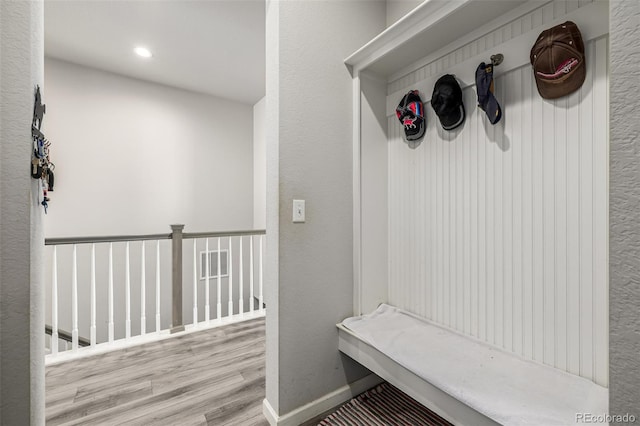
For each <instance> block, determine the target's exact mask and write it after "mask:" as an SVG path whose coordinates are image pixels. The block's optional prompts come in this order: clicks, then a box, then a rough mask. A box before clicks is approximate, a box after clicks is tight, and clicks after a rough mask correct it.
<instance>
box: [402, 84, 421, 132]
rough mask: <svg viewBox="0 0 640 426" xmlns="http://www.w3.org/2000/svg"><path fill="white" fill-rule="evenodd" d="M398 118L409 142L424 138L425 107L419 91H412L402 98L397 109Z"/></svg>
mask: <svg viewBox="0 0 640 426" xmlns="http://www.w3.org/2000/svg"><path fill="white" fill-rule="evenodd" d="M396 116H397V117H398V120H400V123H402V125H403V126H404V135H405V137H406V139H407V141H416V140H418V139H420V138H421V137H423V136H424V128H425V119H424V105H423V104H422V99H420V94H419V92H418V91H417V90H411V91H410V92H409V93H407V94H406V95H404V96H403V97H402V100H401V101H400V103H399V104H398V106H397V107H396Z"/></svg>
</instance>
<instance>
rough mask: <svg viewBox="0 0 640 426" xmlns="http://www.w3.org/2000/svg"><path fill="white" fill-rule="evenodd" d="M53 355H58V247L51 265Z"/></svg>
mask: <svg viewBox="0 0 640 426" xmlns="http://www.w3.org/2000/svg"><path fill="white" fill-rule="evenodd" d="M51 329H52V333H51V353H52V354H53V355H57V354H58V247H57V246H53V264H52V265H51Z"/></svg>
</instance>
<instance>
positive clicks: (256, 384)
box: [45, 318, 268, 426]
mask: <svg viewBox="0 0 640 426" xmlns="http://www.w3.org/2000/svg"><path fill="white" fill-rule="evenodd" d="M264 369H265V331H264V318H260V319H255V320H251V321H246V322H242V323H238V324H232V325H227V326H224V327H220V328H214V329H210V330H205V331H201V332H196V333H191V334H186V335H183V336H179V337H174V338H171V339H166V340H162V341H159V342H154V343H148V344H145V345H140V346H136V347H133V348H128V349H123V350H120V351H115V352H110V353H107V354H102V355H96V356H93V357H90V358H85V359H80V360H76V361H71V362H67V363H63V364H58V365H52V366H49V367H47V371H46V394H45V396H46V417H47V425H125V424H126V425H161V426H165V425H181V426H182V425H185V426H186V425H215V426H218V425H237V426H241V425H247V426H268V423H267V421H266V420H265V419H264V417H263V416H262V400H263V399H264V395H265V383H264Z"/></svg>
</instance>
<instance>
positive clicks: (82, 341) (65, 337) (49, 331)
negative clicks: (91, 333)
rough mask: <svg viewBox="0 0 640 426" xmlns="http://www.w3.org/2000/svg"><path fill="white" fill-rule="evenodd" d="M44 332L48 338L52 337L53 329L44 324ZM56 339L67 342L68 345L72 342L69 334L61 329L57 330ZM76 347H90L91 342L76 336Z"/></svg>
mask: <svg viewBox="0 0 640 426" xmlns="http://www.w3.org/2000/svg"><path fill="white" fill-rule="evenodd" d="M44 332H45V333H46V334H48V335H49V336H53V327H51V326H50V325H49V324H45V326H44ZM58 338H60V339H62V340H64V341H65V342H69V343H72V342H73V337H72V336H71V333H70V332H69V331H67V330H63V329H61V328H59V329H58ZM78 345H79V346H91V342H90V341H89V340H88V339H85V338H84V337H81V336H78Z"/></svg>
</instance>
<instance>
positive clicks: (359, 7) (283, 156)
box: [267, 1, 385, 415]
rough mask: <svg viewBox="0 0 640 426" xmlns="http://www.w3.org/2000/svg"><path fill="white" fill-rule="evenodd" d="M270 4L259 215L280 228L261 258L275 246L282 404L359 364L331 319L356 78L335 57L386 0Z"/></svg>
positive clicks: (347, 250) (344, 252)
mask: <svg viewBox="0 0 640 426" xmlns="http://www.w3.org/2000/svg"><path fill="white" fill-rule="evenodd" d="M272 6H274V5H273V4H270V5H269V6H268V7H269V9H267V139H268V141H267V146H268V150H269V152H268V154H267V156H268V160H267V161H268V163H267V168H268V170H267V174H268V182H269V183H268V186H267V200H268V203H269V205H268V207H267V218H268V219H267V227H268V229H269V233H271V232H273V231H276V232H277V227H279V231H280V232H279V237H277V238H278V243H277V244H278V246H277V247H276V246H274V245H273V244H272V241H273V239H272V238H273V235H274V234H270V235H271V237H270V239H268V241H267V249H268V251H269V258H270V260H269V263H268V267H269V268H271V267H272V265H273V263H272V262H273V261H274V251H275V250H279V258H278V259H279V260H277V262H278V264H277V265H278V266H277V267H278V272H277V273H278V274H279V277H278V278H277V280H278V281H275V282H274V281H273V279H274V278H275V277H274V276H273V272H270V275H269V282H268V284H267V285H268V286H269V287H268V289H267V291H268V299H267V399H268V401H269V403H270V405H271V406H272V407H273V408H274V409H276V410H277V411H278V413H279V414H280V415H282V414H285V413H288V412H290V411H292V410H293V409H295V408H297V407H300V406H302V405H304V404H306V403H308V402H311V401H314V400H315V399H317V398H319V397H321V396H324V395H326V394H327V393H329V392H332V391H334V390H336V389H337V388H339V387H341V386H344V385H345V384H347V383H350V382H353V381H355V380H357V379H359V378H360V377H362V376H363V375H364V374H366V370H364V369H363V368H362V367H359V366H357V365H356V364H355V363H353V362H352V361H350V360H348V359H346V358H344V357H342V356H341V355H340V353H339V352H338V347H337V346H338V339H337V331H336V328H335V324H336V323H337V322H339V321H341V320H342V319H344V318H345V317H347V316H350V315H351V314H352V312H353V262H352V259H353V255H352V253H353V251H352V250H353V242H352V223H353V219H352V218H353V209H352V79H351V75H350V74H349V72H348V70H347V68H346V67H345V65H344V63H343V60H344V58H346V57H347V56H348V55H349V54H351V53H353V52H354V51H355V50H356V49H358V48H359V47H360V46H362V45H363V44H364V43H365V42H367V41H368V40H370V39H371V38H373V37H374V36H375V35H376V34H377V33H379V32H380V31H381V30H382V29H383V28H384V23H385V3H384V2H375V3H374V2H368V3H366V4H364V3H362V2H360V1H341V2H336V1H308V2H291V1H282V2H279V4H278V5H277V7H275V8H273V9H271V7H272ZM272 13H273V14H276V16H273V15H272ZM274 108H275V109H276V110H277V112H275V111H274ZM274 114H275V116H276V118H277V120H276V121H274V120H273V119H272V118H273V117H274ZM278 115H279V118H278ZM274 126H277V129H274ZM274 137H275V138H277V142H276V141H274V140H273V139H274ZM276 144H278V146H275V145H276ZM274 149H275V150H277V151H275V152H277V153H278V154H277V155H278V158H277V159H275V158H272V155H273V154H274ZM275 169H277V170H275ZM277 175H279V178H277V177H276V180H277V182H276V181H275V180H273V177H274V176H277ZM278 182H279V184H278ZM293 198H301V199H305V200H306V208H307V211H306V223H303V224H294V223H292V222H291V214H292V199H293ZM275 203H279V204H275ZM274 204H275V205H274ZM274 213H276V214H277V216H274ZM274 221H276V222H277V223H276V224H275V226H274ZM276 235H277V234H276ZM274 287H277V289H274ZM274 328H277V329H276V330H274ZM274 339H276V342H277V343H275V342H274ZM274 351H276V352H274ZM274 364H277V365H275V366H274ZM278 369H279V371H277V370H278ZM274 376H277V377H274ZM274 381H275V382H274Z"/></svg>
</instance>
